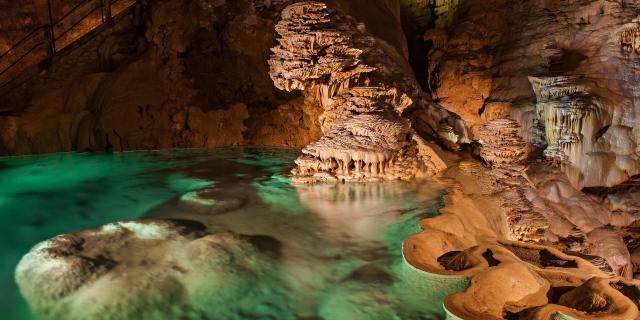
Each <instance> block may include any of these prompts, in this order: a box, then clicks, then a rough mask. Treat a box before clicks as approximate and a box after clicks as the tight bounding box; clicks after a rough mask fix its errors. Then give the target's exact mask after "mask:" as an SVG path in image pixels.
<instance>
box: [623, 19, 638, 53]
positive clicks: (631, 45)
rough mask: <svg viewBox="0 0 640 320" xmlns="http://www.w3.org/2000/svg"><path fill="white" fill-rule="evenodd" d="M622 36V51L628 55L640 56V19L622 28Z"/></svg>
mask: <svg viewBox="0 0 640 320" xmlns="http://www.w3.org/2000/svg"><path fill="white" fill-rule="evenodd" d="M619 34H620V46H621V49H622V50H623V51H624V52H626V53H627V54H631V53H635V54H640V17H638V18H636V19H633V20H632V22H631V23H628V24H625V25H624V26H623V27H622V30H621V31H620V32H619Z"/></svg>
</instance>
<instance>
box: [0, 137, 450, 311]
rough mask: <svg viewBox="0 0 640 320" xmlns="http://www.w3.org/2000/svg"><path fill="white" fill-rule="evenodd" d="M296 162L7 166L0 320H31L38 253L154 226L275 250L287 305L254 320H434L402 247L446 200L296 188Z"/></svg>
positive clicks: (0, 188)
mask: <svg viewBox="0 0 640 320" xmlns="http://www.w3.org/2000/svg"><path fill="white" fill-rule="evenodd" d="M297 153H298V151H297V150H289V149H265V148H230V149H213V150H199V149H197V150H173V151H157V152H130V153H114V154H88V153H68V154H55V155H46V156H34V157H17V158H3V159H0V286H1V287H2V288H4V290H3V292H2V294H1V295H0V314H2V315H3V319H31V318H32V316H31V315H30V314H29V311H28V307H27V303H26V302H25V301H24V299H22V297H21V296H20V293H19V291H18V288H17V286H16V285H15V282H14V279H13V271H14V268H15V266H16V264H17V263H18V261H19V259H20V257H21V256H22V255H24V254H25V253H26V252H27V251H28V250H29V249H30V248H31V247H32V246H33V245H35V244H36V243H37V242H39V241H42V240H45V239H48V238H51V237H53V236H55V235H58V234H61V233H67V232H72V231H78V230H83V229H87V228H93V227H97V226H100V225H103V224H106V223H109V222H113V221H118V220H127V219H134V218H140V217H152V218H180V219H191V220H197V221H200V222H203V223H204V224H205V225H206V226H208V228H209V230H210V231H211V232H216V231H225V230H230V231H232V232H235V233H239V234H245V235H259V236H262V237H269V238H270V239H274V241H276V242H277V243H278V247H279V250H280V251H281V254H280V255H279V258H278V259H279V260H278V262H277V263H278V264H279V265H278V268H281V269H282V270H283V273H284V274H286V277H283V278H281V279H277V280H274V279H265V280H264V281H265V283H267V282H269V281H271V282H274V286H278V288H279V290H284V296H283V297H279V298H278V299H279V301H277V303H278V304H283V305H279V306H277V310H276V311H273V312H265V313H263V314H262V315H261V316H259V317H256V318H265V317H267V318H279V319H287V318H290V319H437V318H439V317H440V316H441V312H442V310H441V303H442V300H441V298H442V297H440V296H439V295H438V293H437V292H431V291H433V290H435V289H433V288H430V283H428V282H425V281H424V280H423V279H422V278H421V275H419V274H418V273H417V272H415V271H414V270H412V269H411V268H409V267H408V266H407V265H406V264H405V263H403V261H402V256H401V246H402V239H404V238H405V237H406V236H407V235H409V234H411V233H413V232H417V231H419V226H418V221H419V220H420V219H421V218H424V217H427V216H430V215H434V214H435V213H436V212H437V210H438V209H439V208H440V207H441V206H442V203H441V201H442V196H443V193H444V190H443V189H442V188H441V187H440V186H439V185H437V184H435V183H433V182H428V181H427V182H406V183H402V182H394V183H378V184H346V185H336V186H334V185H315V186H302V187H295V186H293V185H291V183H290V180H289V178H288V177H287V173H288V171H289V170H290V169H291V165H292V163H293V159H295V157H296V156H297ZM198 190H206V192H205V193H206V197H205V198H206V199H205V200H204V202H202V203H198V205H197V206H191V207H185V206H184V205H182V204H184V203H185V201H186V202H189V201H202V195H203V194H205V193H203V192H202V191H198ZM199 199H200V200H199ZM194 208H196V209H197V210H196V209H194ZM276 282H277V283H276ZM283 288H284V289H283ZM274 303H276V302H275V301H274ZM220 307H221V308H223V307H225V306H220ZM264 307H265V306H264V305H262V306H255V308H256V309H259V308H264ZM248 308H249V309H252V308H253V306H248ZM274 308H275V307H274ZM278 312H280V313H278ZM236 316H237V317H236V318H238V319H242V318H252V317H251V316H248V315H247V314H238V315H236Z"/></svg>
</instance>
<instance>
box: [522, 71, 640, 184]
mask: <svg viewBox="0 0 640 320" xmlns="http://www.w3.org/2000/svg"><path fill="white" fill-rule="evenodd" d="M529 80H530V81H531V84H532V87H533V90H534V92H535V94H536V98H537V104H536V113H537V117H538V119H539V120H540V123H541V124H542V126H543V128H544V133H545V135H544V136H545V138H546V142H547V147H546V149H545V150H544V155H545V157H546V158H548V159H551V160H553V161H555V162H557V163H559V164H561V165H562V168H563V170H564V171H565V172H566V173H567V175H568V177H569V179H570V181H571V182H572V184H573V185H574V186H575V187H576V188H582V187H585V186H587V187H589V186H613V185H616V184H619V183H621V182H624V181H626V180H628V179H629V178H630V177H632V176H634V175H637V174H639V173H640V161H639V159H638V156H637V154H636V148H637V142H636V137H635V134H634V132H633V131H634V130H633V128H632V127H628V126H626V125H624V124H622V123H621V124H618V125H614V124H613V123H614V120H615V119H614V117H615V115H614V114H611V112H612V110H611V109H612V107H611V106H610V104H611V102H608V101H606V99H603V98H602V97H600V96H598V95H597V94H595V93H593V92H592V90H591V89H590V87H591V86H590V85H588V83H585V80H581V79H580V78H578V77H574V76H554V77H529ZM594 168H598V169H599V170H600V171H597V170H595V169H594Z"/></svg>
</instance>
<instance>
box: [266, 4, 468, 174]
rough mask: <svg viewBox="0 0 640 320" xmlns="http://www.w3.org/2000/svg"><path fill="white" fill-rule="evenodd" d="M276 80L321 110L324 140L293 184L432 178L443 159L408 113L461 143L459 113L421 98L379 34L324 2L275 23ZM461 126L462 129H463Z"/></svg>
mask: <svg viewBox="0 0 640 320" xmlns="http://www.w3.org/2000/svg"><path fill="white" fill-rule="evenodd" d="M276 31H277V32H278V34H279V35H280V38H278V41H279V43H280V44H279V46H277V47H275V48H273V49H272V51H273V53H274V54H273V55H272V56H271V58H270V59H269V65H270V69H271V71H270V75H271V78H272V79H273V81H274V84H275V85H276V87H278V88H279V89H281V90H286V91H293V90H301V91H304V94H305V95H306V96H308V97H313V98H314V99H315V100H316V101H318V103H319V104H320V105H321V106H322V107H323V109H324V113H323V115H322V116H321V122H322V130H323V133H324V136H323V137H322V138H320V139H319V140H317V141H315V142H313V143H311V144H310V145H308V146H307V147H305V148H304V149H303V150H302V152H303V155H302V156H301V157H300V158H299V159H298V160H296V164H297V168H295V169H294V171H293V173H294V181H295V182H299V183H304V182H315V181H377V180H395V179H408V178H413V177H416V176H419V175H423V174H433V173H435V172H437V171H439V170H440V169H442V167H443V162H442V160H441V159H439V158H438V157H437V156H436V153H435V152H434V151H433V149H432V148H430V147H429V146H428V144H427V143H426V142H425V141H424V140H423V139H422V138H421V137H420V136H419V135H418V134H416V132H415V131H414V129H412V126H411V122H410V121H409V119H407V118H406V117H404V116H403V112H405V110H407V109H409V108H421V109H422V110H423V111H424V112H425V113H426V114H427V120H426V121H427V123H428V126H429V128H430V130H431V133H434V134H435V135H437V136H438V137H439V138H441V139H443V140H444V141H446V142H448V143H449V144H450V145H456V144H458V143H459V142H463V141H464V139H465V133H464V131H463V126H462V125H461V123H460V121H459V119H457V118H456V117H455V115H453V114H450V113H448V112H446V111H445V110H442V109H439V108H438V107H437V106H435V105H432V104H431V103H430V102H429V101H426V98H425V97H424V96H421V95H420V90H419V87H418V86H417V84H416V83H415V80H413V79H412V77H411V76H409V75H407V74H406V71H404V70H402V68H401V66H399V65H398V64H397V63H395V62H394V60H393V58H392V57H390V55H389V54H387V53H388V52H385V51H384V47H383V45H382V44H381V43H379V42H378V41H377V40H376V38H375V37H373V36H371V35H370V34H368V33H367V32H366V31H365V28H364V26H363V25H362V24H358V23H356V22H355V21H354V20H352V19H351V18H349V17H345V16H343V15H341V14H340V13H338V12H337V11H334V10H331V9H329V8H328V7H327V6H326V5H325V4H323V3H319V2H300V3H296V4H293V5H291V6H288V7H287V8H285V9H284V10H283V12H282V20H281V21H280V22H279V23H278V24H277V25H276ZM461 128H462V130H461Z"/></svg>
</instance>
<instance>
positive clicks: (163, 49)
mask: <svg viewBox="0 0 640 320" xmlns="http://www.w3.org/2000/svg"><path fill="white" fill-rule="evenodd" d="M295 2H298V1H296V0H269V1H267V0H238V1H236V0H234V1H230V0H228V1H225V0H198V1H187V0H184V1H183V0H180V1H168V0H154V1H146V2H144V3H146V6H145V7H144V8H143V10H142V15H140V16H137V17H134V18H127V19H125V20H120V21H118V22H117V23H116V25H115V26H114V28H112V29H110V30H108V31H107V32H104V33H100V34H98V35H97V36H95V37H93V38H91V39H90V40H89V41H86V43H84V44H82V45H81V46H80V47H79V48H78V49H76V50H73V51H72V52H69V53H67V54H65V55H63V56H58V57H56V58H55V60H54V61H53V62H52V63H50V64H49V66H48V67H47V68H45V69H39V68H33V70H30V71H29V72H27V73H25V75H23V76H22V77H20V78H19V81H16V83H18V85H12V87H11V89H10V90H6V91H3V92H1V93H0V95H1V98H0V131H1V134H0V155H17V154H34V153H46V152H58V151H72V150H95V151H102V150H134V149H156V148H174V147H216V146H229V145H240V144H246V145H269V146H290V147H301V146H304V145H307V144H309V143H310V142H312V141H313V140H316V139H318V138H319V137H320V135H321V131H320V119H319V117H318V115H319V114H320V113H321V112H322V110H323V109H322V108H321V106H320V105H319V104H318V103H316V102H315V101H313V100H309V99H304V98H301V97H300V94H299V93H285V92H282V91H280V90H278V89H276V88H275V87H274V85H273V82H272V81H271V80H270V79H269V74H268V70H269V66H268V64H267V60H268V57H269V55H270V53H271V52H270V50H269V49H270V48H271V47H273V46H274V45H275V44H276V40H275V38H276V32H275V29H274V27H275V24H276V22H277V21H278V20H279V19H280V13H281V10H282V9H283V8H284V7H286V6H287V5H289V4H291V3H295ZM374 2H375V3H374V5H371V1H368V0H367V1H364V0H362V1H351V0H349V1H346V0H330V1H328V4H329V5H330V6H332V7H335V8H339V9H340V10H342V11H344V12H348V13H349V14H351V15H353V16H354V17H356V18H357V19H358V21H363V22H365V23H366V24H367V26H368V27H369V31H371V32H372V33H374V34H376V36H377V38H378V41H379V42H380V43H383V46H384V47H385V49H386V50H388V51H389V52H393V55H394V56H397V57H398V59H396V61H397V62H398V63H399V64H401V65H402V68H403V69H405V70H410V67H409V65H408V62H407V61H406V56H407V53H406V52H407V48H406V41H405V39H404V35H403V32H402V27H401V23H400V20H401V13H400V1H399V0H376V1H374ZM65 3H67V2H65ZM68 3H69V4H71V3H72V2H68ZM2 6H5V7H7V6H8V8H10V9H11V10H8V11H2V13H6V14H7V15H8V17H9V16H11V17H10V18H11V19H2V21H0V26H2V28H0V29H2V31H3V32H4V31H7V32H9V31H11V32H10V33H11V35H8V34H0V49H1V46H2V44H3V43H6V46H8V45H10V44H11V43H12V42H13V41H14V40H15V38H16V37H19V36H20V34H19V32H18V31H20V30H22V29H20V28H18V29H20V30H18V29H16V28H17V27H19V26H23V27H24V28H27V27H33V26H37V25H39V24H41V23H42V21H41V20H42V19H40V17H39V16H38V15H37V11H38V9H39V8H44V7H46V6H43V3H40V2H37V1H35V2H33V3H32V2H24V3H22V2H21V3H20V6H16V5H15V3H7V4H5V3H3V2H0V8H4V7H2ZM18 9H20V10H22V11H24V14H23V15H20V14H15V13H16V12H17V11H16V10H18ZM63 9H64V8H61V10H63ZM9 11H10V12H11V13H10V12H9ZM22 11H21V12H22ZM13 15H15V16H16V19H14V18H13ZM20 17H26V18H28V19H27V20H29V21H30V22H29V21H26V22H25V21H23V20H24V19H23V20H20V19H19V18H20ZM26 18H25V19H26ZM27 22H28V23H27ZM5 26H6V28H5ZM12 26H13V27H16V28H13V27H12ZM12 28H13V29H12ZM14 29H16V30H14ZM12 30H14V31H15V32H14V31H12ZM25 30H26V29H25ZM5 33H6V32H5ZM3 41H4V42H3ZM7 92H8V94H5V93H7Z"/></svg>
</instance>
